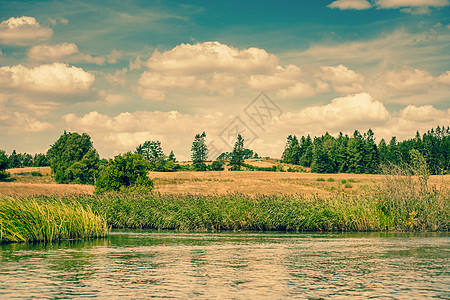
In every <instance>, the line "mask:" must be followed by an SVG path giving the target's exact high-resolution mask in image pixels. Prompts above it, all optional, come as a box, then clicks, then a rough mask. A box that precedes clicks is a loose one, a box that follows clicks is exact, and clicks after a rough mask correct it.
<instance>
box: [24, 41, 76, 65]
mask: <svg viewBox="0 0 450 300" xmlns="http://www.w3.org/2000/svg"><path fill="white" fill-rule="evenodd" d="M75 53H78V47H77V45H75V44H72V43H62V44H58V45H38V46H34V47H32V48H31V49H30V50H29V51H28V57H29V58H30V59H32V60H36V61H58V60H60V59H62V58H65V57H67V56H70V55H73V54H75Z"/></svg>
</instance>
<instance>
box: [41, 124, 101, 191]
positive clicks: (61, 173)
mask: <svg viewBox="0 0 450 300" xmlns="http://www.w3.org/2000/svg"><path fill="white" fill-rule="evenodd" d="M89 150H95V149H94V146H93V145H92V142H91V137H90V136H89V135H87V134H86V133H83V134H82V135H79V134H78V133H76V132H74V133H66V132H64V134H63V135H61V137H60V138H59V139H58V140H57V141H56V142H55V143H54V144H53V145H52V146H51V147H50V149H49V150H48V151H47V158H48V160H49V162H50V167H51V168H52V172H53V174H55V180H56V182H58V183H69V182H73V181H75V180H76V179H77V178H78V177H74V172H66V171H67V170H68V169H69V168H70V167H71V166H72V165H73V164H74V163H76V162H79V161H81V160H82V159H83V158H84V156H85V155H86V153H88V151H89ZM93 165H95V164H93ZM76 174H80V175H81V173H77V172H76ZM83 180H84V179H81V178H80V180H78V182H80V181H81V182H83V183H85V182H84V181H83Z"/></svg>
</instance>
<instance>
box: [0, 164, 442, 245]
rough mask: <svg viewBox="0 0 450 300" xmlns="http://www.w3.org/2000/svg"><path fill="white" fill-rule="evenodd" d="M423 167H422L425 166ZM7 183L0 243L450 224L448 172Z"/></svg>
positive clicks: (0, 192)
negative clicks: (105, 189)
mask: <svg viewBox="0 0 450 300" xmlns="http://www.w3.org/2000/svg"><path fill="white" fill-rule="evenodd" d="M419 171H420V170H419ZM10 172H11V174H12V179H13V181H11V182H3V183H0V242H18V241H53V240H58V239H79V238H89V237H99V236H104V235H106V234H107V232H108V228H109V227H114V228H148V229H159V230H163V229H174V230H194V231H219V230H235V231H239V230H268V231H272V230H282V231H448V230H449V229H450V176H449V175H446V176H429V175H428V174H426V173H423V174H421V173H420V172H418V171H417V172H416V171H414V172H410V171H408V172H406V171H405V170H404V169H400V168H393V169H391V170H389V171H387V172H386V173H387V174H388V175H364V174H359V175H356V174H315V173H307V172H261V171H235V172H232V171H217V172H174V173H161V172H150V173H149V177H150V178H152V179H153V181H154V183H155V189H154V191H153V192H151V193H147V194H122V193H109V194H103V195H94V194H93V187H92V186H86V185H75V184H68V185H63V184H56V183H55V181H54V179H53V177H52V176H51V174H50V172H49V169H48V168H33V169H16V170H10Z"/></svg>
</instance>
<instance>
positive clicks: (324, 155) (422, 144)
mask: <svg viewBox="0 0 450 300" xmlns="http://www.w3.org/2000/svg"><path fill="white" fill-rule="evenodd" d="M412 150H417V151H418V152H419V153H420V154H421V155H422V156H423V157H424V158H425V160H426V163H427V165H428V168H429V172H430V173H431V174H446V173H449V172H450V128H449V127H447V128H445V127H439V126H438V127H437V128H436V129H431V130H429V131H427V132H426V133H424V134H423V135H420V133H419V132H418V131H417V133H416V136H415V137H414V138H412V139H408V140H405V141H401V142H399V141H397V138H396V137H392V138H391V140H390V141H389V143H386V141H385V140H384V139H382V140H381V141H380V142H379V143H378V144H376V142H375V138H374V133H373V131H372V130H371V129H369V130H368V131H367V132H366V133H363V134H361V133H360V132H359V131H357V130H355V132H354V133H353V135H352V136H348V135H344V134H342V133H340V134H339V135H338V136H337V137H333V136H331V135H330V134H329V133H328V132H327V133H325V134H324V135H322V136H320V137H314V138H313V139H312V138H311V137H310V136H309V135H308V136H306V137H305V136H302V137H301V138H300V139H298V138H297V137H296V136H295V135H289V136H288V137H287V142H286V146H285V149H284V152H283V154H282V162H284V163H289V164H294V165H300V166H304V167H310V168H311V172H314V173H358V174H376V173H379V171H380V166H382V165H386V164H390V163H392V164H395V165H402V164H410V163H411V161H412V157H413V155H412V154H411V153H412Z"/></svg>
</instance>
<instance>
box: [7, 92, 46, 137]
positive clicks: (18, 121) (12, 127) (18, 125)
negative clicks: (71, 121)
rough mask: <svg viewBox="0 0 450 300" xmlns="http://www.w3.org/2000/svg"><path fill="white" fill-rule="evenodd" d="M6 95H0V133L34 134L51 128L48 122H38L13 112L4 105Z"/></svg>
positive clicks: (28, 116)
mask: <svg viewBox="0 0 450 300" xmlns="http://www.w3.org/2000/svg"><path fill="white" fill-rule="evenodd" d="M8 98H9V96H8V95H5V94H0V131H3V132H7V133H9V134H21V133H36V132H41V131H45V130H48V129H51V128H53V125H52V124H50V123H48V122H43V121H39V120H37V119H36V118H34V117H32V116H30V115H29V114H24V113H19V112H14V111H12V110H11V109H9V108H8V107H6V105H5V103H6V102H8Z"/></svg>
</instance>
